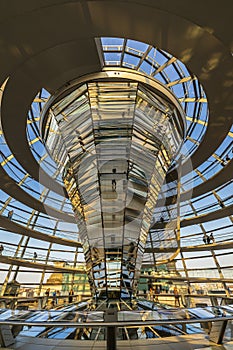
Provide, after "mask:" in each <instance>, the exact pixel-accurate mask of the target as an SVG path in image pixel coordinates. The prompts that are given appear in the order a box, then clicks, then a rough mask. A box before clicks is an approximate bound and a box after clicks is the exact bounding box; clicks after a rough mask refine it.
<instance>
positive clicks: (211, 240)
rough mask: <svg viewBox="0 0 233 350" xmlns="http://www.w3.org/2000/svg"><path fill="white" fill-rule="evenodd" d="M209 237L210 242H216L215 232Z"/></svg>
mask: <svg viewBox="0 0 233 350" xmlns="http://www.w3.org/2000/svg"><path fill="white" fill-rule="evenodd" d="M209 237H210V243H215V238H214V235H213V232H211V234H210V236H209Z"/></svg>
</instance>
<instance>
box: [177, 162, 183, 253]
mask: <svg viewBox="0 0 233 350" xmlns="http://www.w3.org/2000/svg"><path fill="white" fill-rule="evenodd" d="M181 175H182V156H181V157H180V158H179V160H178V179H177V181H178V182H177V202H176V205H177V224H176V238H177V243H178V250H180V190H181Z"/></svg>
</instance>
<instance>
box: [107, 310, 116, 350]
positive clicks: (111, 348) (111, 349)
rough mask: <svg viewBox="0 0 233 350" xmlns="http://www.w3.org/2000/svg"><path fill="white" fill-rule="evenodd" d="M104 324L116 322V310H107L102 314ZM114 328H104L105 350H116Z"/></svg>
mask: <svg viewBox="0 0 233 350" xmlns="http://www.w3.org/2000/svg"><path fill="white" fill-rule="evenodd" d="M104 321H105V322H117V310H116V309H107V310H106V311H105V313H104ZM116 333H117V327H116V326H106V337H107V350H116V348H117V347H116Z"/></svg>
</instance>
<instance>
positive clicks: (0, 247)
mask: <svg viewBox="0 0 233 350" xmlns="http://www.w3.org/2000/svg"><path fill="white" fill-rule="evenodd" d="M3 250H4V247H3V245H2V244H1V245H0V255H2V252H3Z"/></svg>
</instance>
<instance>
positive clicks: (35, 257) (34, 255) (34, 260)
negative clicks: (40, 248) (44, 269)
mask: <svg viewBox="0 0 233 350" xmlns="http://www.w3.org/2000/svg"><path fill="white" fill-rule="evenodd" d="M36 259H37V253H36V252H34V253H33V260H32V261H33V262H36Z"/></svg>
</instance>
